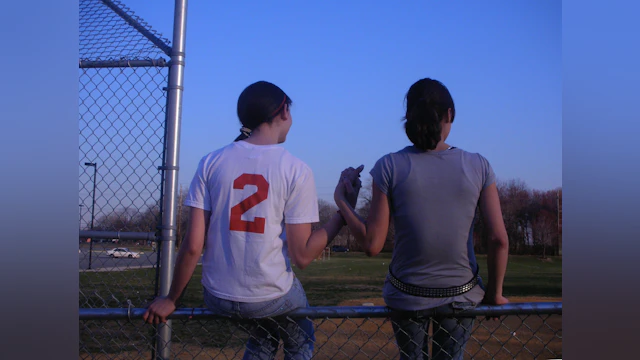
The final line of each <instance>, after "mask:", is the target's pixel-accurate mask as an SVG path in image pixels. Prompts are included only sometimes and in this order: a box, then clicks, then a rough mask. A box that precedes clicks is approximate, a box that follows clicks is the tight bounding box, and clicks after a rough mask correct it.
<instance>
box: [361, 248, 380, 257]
mask: <svg viewBox="0 0 640 360" xmlns="http://www.w3.org/2000/svg"><path fill="white" fill-rule="evenodd" d="M364 253H365V254H366V255H367V256H368V257H374V256H376V255H378V254H379V253H380V251H377V250H372V249H366V250H365V251H364Z"/></svg>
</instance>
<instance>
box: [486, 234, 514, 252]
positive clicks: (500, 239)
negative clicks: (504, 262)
mask: <svg viewBox="0 0 640 360" xmlns="http://www.w3.org/2000/svg"><path fill="white" fill-rule="evenodd" d="M488 243H489V246H490V247H492V248H494V249H498V250H501V249H507V248H509V238H508V237H507V234H493V235H491V236H489V241H488Z"/></svg>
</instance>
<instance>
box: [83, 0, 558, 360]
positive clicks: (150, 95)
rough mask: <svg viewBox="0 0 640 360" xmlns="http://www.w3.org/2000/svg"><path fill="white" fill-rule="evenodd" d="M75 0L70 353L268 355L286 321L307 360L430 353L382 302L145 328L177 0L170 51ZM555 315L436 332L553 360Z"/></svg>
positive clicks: (182, 5)
mask: <svg viewBox="0 0 640 360" xmlns="http://www.w3.org/2000/svg"><path fill="white" fill-rule="evenodd" d="M79 4H80V9H79V10H80V59H79V115H80V116H79V130H80V148H79V200H80V204H79V205H80V206H79V228H80V246H79V268H80V293H79V305H80V324H79V325H80V339H81V340H80V354H81V358H83V359H88V358H91V359H155V358H161V359H169V358H174V359H201V358H202V359H233V358H240V357H242V356H243V354H244V352H245V351H246V346H247V345H246V344H247V340H248V339H252V338H253V339H254V340H255V339H258V338H265V339H271V340H269V341H266V342H261V343H260V344H258V345H257V346H256V345H255V344H256V343H255V341H254V342H251V343H252V344H254V345H253V346H252V347H251V349H252V351H257V352H260V351H268V352H274V353H276V355H277V358H282V357H283V355H284V352H286V351H287V349H285V347H284V345H283V344H284V342H281V341H279V340H278V339H279V338H282V339H284V340H286V341H288V342H291V341H292V338H293V337H292V336H291V332H294V333H296V331H294V330H291V329H294V328H295V327H294V328H291V327H290V323H291V321H293V320H295V319H301V318H307V319H309V320H311V321H312V324H313V328H314V330H315V335H314V336H315V340H314V341H312V342H311V343H312V344H313V348H314V349H313V355H314V358H318V359H324V358H331V359H358V358H362V359H387V358H398V357H399V354H400V352H401V351H405V352H407V351H411V348H412V347H413V348H414V350H416V351H417V353H419V352H420V351H423V350H424V351H426V352H427V353H432V355H433V356H434V358H437V355H438V354H439V353H440V354H443V352H442V349H446V348H447V347H446V346H444V347H439V345H438V344H439V343H440V342H443V344H444V343H446V338H447V336H443V332H442V331H443V330H438V327H437V326H436V327H434V325H433V324H434V322H431V325H430V327H429V326H427V327H424V326H423V327H419V326H418V331H417V332H416V333H415V334H411V335H410V336H405V337H404V339H405V342H406V343H405V344H404V345H402V344H401V346H398V344H397V342H396V339H401V338H402V334H403V333H405V332H406V331H405V330H406V329H408V328H407V327H406V324H405V325H403V326H404V327H402V328H394V326H393V323H394V322H395V323H396V324H399V322H402V323H404V322H403V321H404V320H402V317H400V318H397V317H394V321H391V320H390V312H389V311H388V309H386V308H384V307H362V308H358V307H355V308H354V307H331V308H318V307H316V308H308V309H298V310H296V311H294V312H293V313H291V314H288V317H286V318H277V319H263V320H260V321H256V320H245V321H238V320H232V319H226V318H221V317H216V316H214V315H212V314H211V313H209V312H208V311H206V310H204V309H195V308H181V309H179V310H178V311H176V313H174V315H173V316H172V320H170V321H169V322H168V323H167V324H166V325H159V326H157V327H156V326H150V325H145V324H144V323H143V322H142V321H141V320H140V318H141V316H142V314H143V313H144V309H143V307H144V305H146V303H147V302H148V301H149V300H150V299H152V298H153V297H155V296H156V295H158V294H166V293H167V292H168V288H169V283H170V278H171V275H172V267H173V261H174V246H175V235H176V231H175V230H176V219H175V217H176V213H175V212H176V188H177V170H178V162H177V154H178V149H179V127H180V126H179V122H180V111H181V110H180V107H181V100H182V98H181V96H182V78H183V74H182V69H183V67H184V38H185V19H186V17H185V14H186V0H177V1H176V7H175V14H174V15H175V19H174V34H173V35H174V37H173V41H174V46H173V47H171V46H169V45H168V44H169V42H168V41H167V40H166V39H163V38H162V37H161V36H160V35H158V34H157V33H156V32H155V31H153V30H152V29H151V27H150V26H149V25H148V24H146V23H145V22H144V21H143V20H142V19H140V18H139V17H137V16H135V14H134V13H133V11H131V10H130V9H128V8H127V7H126V6H124V4H122V3H121V2H119V1H117V0H80V1H79ZM561 313H562V305H561V304H559V303H541V304H537V305H535V304H519V305H514V304H512V305H507V306H503V307H498V308H490V307H482V306H481V307H479V308H477V309H475V310H473V311H471V312H467V313H465V314H466V315H465V316H467V317H468V316H471V317H475V319H476V320H475V321H474V322H473V323H470V322H469V321H468V318H467V320H466V321H458V320H453V321H454V322H453V324H454V325H455V326H453V327H451V326H449V327H447V329H448V330H447V334H444V335H449V334H448V332H459V330H460V329H462V327H465V326H467V327H470V328H471V331H470V337H469V339H468V341H467V342H466V345H465V347H464V358H474V359H502V358H505V359H507V358H509V359H510V358H518V359H520V358H522V359H527V358H545V359H546V358H559V357H561V355H562V350H561V345H562V335H561V334H562V326H561ZM440 315H441V314H440ZM440 315H439V316H440ZM484 315H504V317H503V318H502V319H501V320H500V321H490V320H485V319H484V317H483V316H484ZM456 316H458V318H459V319H461V318H460V314H458V315H456ZM443 319H444V318H441V317H438V318H435V320H438V321H443ZM405 320H407V321H409V324H410V323H411V322H410V320H408V319H405ZM456 321H457V322H456ZM287 324H289V325H287ZM403 329H404V330H403ZM399 330H400V331H399ZM407 334H408V333H407ZM398 335H400V336H398ZM443 339H445V340H443ZM302 342H304V340H302ZM425 344H426V347H425ZM294 348H300V346H293V347H292V348H291V349H294ZM444 351H446V350H444Z"/></svg>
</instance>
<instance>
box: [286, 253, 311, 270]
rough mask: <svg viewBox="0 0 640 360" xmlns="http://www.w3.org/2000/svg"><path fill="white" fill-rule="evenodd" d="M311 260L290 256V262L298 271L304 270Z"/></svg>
mask: <svg viewBox="0 0 640 360" xmlns="http://www.w3.org/2000/svg"><path fill="white" fill-rule="evenodd" d="M312 260H313V259H310V258H309V259H307V258H304V257H302V256H291V262H292V263H293V264H294V265H295V266H296V267H297V268H298V269H300V270H304V269H305V268H306V267H307V266H309V264H311V261H312Z"/></svg>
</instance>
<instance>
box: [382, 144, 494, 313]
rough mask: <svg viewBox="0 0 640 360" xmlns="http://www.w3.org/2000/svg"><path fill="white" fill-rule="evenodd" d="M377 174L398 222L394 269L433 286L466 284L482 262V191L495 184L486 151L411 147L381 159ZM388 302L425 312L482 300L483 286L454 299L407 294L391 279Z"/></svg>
mask: <svg viewBox="0 0 640 360" xmlns="http://www.w3.org/2000/svg"><path fill="white" fill-rule="evenodd" d="M370 173H371V176H372V177H373V181H374V183H375V185H376V186H378V188H379V189H380V190H381V191H382V192H383V193H384V194H386V195H387V196H388V198H389V202H390V207H391V214H392V216H393V220H394V223H395V239H394V247H393V256H392V259H391V271H392V273H393V275H395V276H396V277H397V278H398V279H400V280H401V281H403V282H405V283H408V284H412V285H417V286H422V287H431V288H446V287H451V286H458V285H463V284H466V283H467V282H468V281H469V280H471V279H472V278H473V274H474V271H475V270H476V267H477V264H476V259H475V255H474V252H473V223H474V216H475V210H476V207H477V205H478V199H479V197H480V192H481V191H482V190H483V189H484V188H485V187H487V186H489V185H491V184H492V183H494V182H495V174H494V173H493V169H492V168H491V165H490V164H489V162H488V161H487V160H486V159H485V158H484V157H483V156H482V155H480V154H475V153H470V152H467V151H464V150H461V149H457V148H451V149H449V150H443V151H428V152H423V151H420V150H418V149H416V148H415V147H413V146H408V147H406V148H404V149H402V150H400V151H398V152H396V153H391V154H387V155H385V156H383V157H382V158H380V159H379V160H378V161H377V162H376V164H375V166H374V167H373V169H372V170H371V172H370ZM383 295H384V299H385V302H386V304H387V306H389V307H391V308H395V309H402V310H422V309H429V308H433V307H437V306H440V305H444V304H448V303H451V302H454V301H455V302H473V303H479V302H480V301H482V298H483V296H484V290H483V289H482V288H481V286H475V287H474V288H473V289H472V290H470V291H468V292H467V293H465V294H462V295H459V296H455V297H450V298H424V297H418V296H412V295H408V294H405V293H403V292H401V291H399V290H398V289H396V288H395V287H394V286H393V285H392V284H391V283H389V281H388V280H386V281H385V284H384V290H383Z"/></svg>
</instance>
